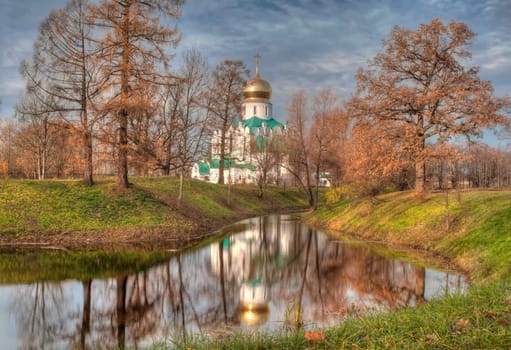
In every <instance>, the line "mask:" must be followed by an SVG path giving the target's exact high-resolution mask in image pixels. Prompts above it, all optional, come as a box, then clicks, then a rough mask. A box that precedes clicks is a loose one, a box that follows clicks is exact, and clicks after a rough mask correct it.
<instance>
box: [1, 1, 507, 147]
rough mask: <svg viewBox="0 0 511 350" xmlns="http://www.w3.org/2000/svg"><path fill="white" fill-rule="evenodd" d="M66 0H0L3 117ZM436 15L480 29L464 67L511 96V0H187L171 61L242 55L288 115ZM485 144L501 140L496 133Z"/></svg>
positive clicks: (280, 114)
mask: <svg viewBox="0 0 511 350" xmlns="http://www.w3.org/2000/svg"><path fill="white" fill-rule="evenodd" d="M65 3H66V0H0V101H1V105H0V116H3V117H10V116H12V115H13V109H14V105H15V103H16V100H17V99H18V98H19V96H20V95H21V94H22V92H23V87H24V82H23V81H22V79H21V76H20V74H19V73H18V70H19V65H20V62H21V60H23V59H26V58H29V57H30V56H31V52H32V46H33V43H34V40H35V38H36V36H37V30H38V26H39V23H40V22H41V20H42V19H43V18H44V17H46V16H47V15H48V13H49V12H50V10H51V9H53V8H58V7H62V6H63V5H64V4H65ZM434 18H439V19H441V20H442V21H443V22H444V23H448V22H450V21H457V22H460V21H461V22H465V23H466V24H468V26H469V27H470V28H471V29H472V30H473V31H474V32H476V33H477V37H476V38H475V39H474V40H473V43H472V45H471V47H470V48H469V51H471V52H472V59H471V61H469V62H468V64H467V65H470V66H479V67H480V73H479V76H480V77H481V78H482V79H486V80H490V81H491V82H492V84H493V87H494V88H495V93H496V95H498V96H504V95H511V21H510V20H509V19H510V18H511V0H413V1H410V0H251V1H249V0H188V1H187V2H186V3H185V5H184V6H183V8H182V16H181V18H180V19H179V20H178V21H176V22H175V23H176V24H177V25H178V27H179V29H180V31H181V33H182V35H183V38H182V40H181V43H180V44H179V45H178V47H177V48H176V49H174V50H171V51H169V53H172V54H175V55H176V58H175V59H174V60H173V62H172V64H173V65H174V66H175V67H177V66H178V65H179V57H180V56H181V55H183V53H184V52H185V51H186V50H187V49H188V48H196V49H198V50H199V51H200V52H201V53H202V54H203V55H204V56H205V57H206V58H207V59H208V63H209V66H210V68H211V69H213V68H214V67H215V66H216V65H217V64H218V63H220V62H221V61H222V60H224V59H240V60H243V61H244V63H245V64H246V66H247V67H248V68H249V69H250V70H251V72H252V73H251V74H253V72H254V71H255V58H254V56H255V55H256V54H257V53H259V54H260V55H261V57H262V58H261V63H260V73H261V76H262V77H263V78H264V79H266V80H268V81H269V82H270V84H271V85H272V89H273V98H272V102H273V109H274V117H275V118H276V119H279V120H281V121H283V120H285V119H286V118H287V116H286V114H287V112H286V110H287V105H288V102H289V99H290V97H291V95H292V94H293V93H294V92H296V91H298V90H302V89H303V90H305V91H307V92H308V93H309V94H310V96H311V97H312V96H314V95H315V94H316V93H318V92H319V91H320V90H321V89H325V88H330V89H332V90H333V91H334V92H335V93H336V94H337V95H338V96H339V97H340V98H341V99H343V100H345V99H348V98H349V97H350V96H351V94H352V93H353V92H354V90H355V85H356V84H355V79H354V76H355V72H356V71H357V69H358V68H366V67H367V66H368V62H369V61H370V60H371V59H372V58H373V57H374V56H375V55H376V54H377V53H378V52H380V51H382V41H383V40H384V39H386V38H388V36H389V34H390V32H391V30H392V28H393V27H394V26H396V25H397V26H400V27H404V28H408V29H412V30H416V29H417V28H418V26H419V25H420V24H424V23H430V22H431V20H432V19H434ZM487 142H490V143H498V142H499V141H497V140H496V139H494V138H489V139H488V140H487Z"/></svg>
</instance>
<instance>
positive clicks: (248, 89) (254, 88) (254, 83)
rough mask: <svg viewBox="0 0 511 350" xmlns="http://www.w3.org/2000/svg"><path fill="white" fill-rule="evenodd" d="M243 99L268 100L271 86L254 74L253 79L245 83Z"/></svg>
mask: <svg viewBox="0 0 511 350" xmlns="http://www.w3.org/2000/svg"><path fill="white" fill-rule="evenodd" d="M243 97H244V98H245V100H247V99H251V98H264V99H268V100H269V99H270V98H271V85H270V83H268V82H267V81H266V80H264V79H261V78H260V77H259V74H256V76H255V77H254V78H252V79H250V80H249V81H247V84H246V85H245V87H244V88H243Z"/></svg>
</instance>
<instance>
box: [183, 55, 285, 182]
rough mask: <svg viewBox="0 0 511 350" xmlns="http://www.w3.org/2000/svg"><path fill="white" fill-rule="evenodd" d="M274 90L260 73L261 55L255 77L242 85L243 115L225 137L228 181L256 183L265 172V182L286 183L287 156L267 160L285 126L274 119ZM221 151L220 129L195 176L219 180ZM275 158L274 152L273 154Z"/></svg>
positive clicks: (197, 166) (202, 178) (283, 133)
mask: <svg viewBox="0 0 511 350" xmlns="http://www.w3.org/2000/svg"><path fill="white" fill-rule="evenodd" d="M271 95H272V89H271V85H270V83H268V82H267V81H266V80H264V79H263V78H261V76H260V75H259V55H258V56H256V72H255V76H254V77H253V78H252V79H250V80H248V81H247V83H246V85H245V87H244V88H243V103H242V107H241V117H240V118H238V119H237V120H236V121H234V123H233V124H232V125H231V126H230V127H229V130H228V131H227V133H226V137H225V140H226V142H225V151H224V152H225V153H224V154H225V159H224V179H225V183H226V184H227V183H231V184H235V183H257V182H258V181H259V180H260V179H261V176H262V173H263V172H264V175H265V176H264V177H265V179H266V180H265V182H266V183H275V184H278V183H282V182H287V180H288V178H289V174H288V172H287V170H286V168H285V167H284V166H283V163H284V160H283V158H284V157H281V158H280V159H279V160H277V159H273V160H272V161H271V162H269V161H268V157H269V155H268V148H269V143H270V142H272V140H275V139H276V138H279V137H280V138H281V137H282V136H285V133H286V125H285V124H282V123H281V122H279V121H278V120H276V119H274V118H273V111H272V103H271ZM220 153H221V130H216V131H215V132H214V133H213V137H212V139H211V155H210V158H209V159H207V160H203V161H201V162H198V163H196V164H194V166H193V168H192V178H195V179H201V180H205V181H209V182H212V183H217V182H218V176H219V169H220ZM271 156H273V157H275V155H274V154H273V155H271Z"/></svg>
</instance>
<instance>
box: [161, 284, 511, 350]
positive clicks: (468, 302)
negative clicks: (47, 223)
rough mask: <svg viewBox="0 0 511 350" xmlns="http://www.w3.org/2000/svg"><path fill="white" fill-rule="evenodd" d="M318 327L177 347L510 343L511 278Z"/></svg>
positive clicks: (406, 346) (420, 346)
mask: <svg viewBox="0 0 511 350" xmlns="http://www.w3.org/2000/svg"><path fill="white" fill-rule="evenodd" d="M321 331H322V332H323V333H324V335H325V338H324V339H322V340H317V341H308V340H307V339H306V337H305V331H304V330H298V331H295V332H292V333H291V334H289V335H277V336H261V335H260V334H254V335H241V334H238V335H234V336H228V337H223V338H222V339H207V338H197V339H189V340H187V341H186V342H184V343H181V344H180V345H179V346H178V347H177V349H194V350H201V349H226V350H227V349H254V350H255V349H304V350H305V349H509V348H510V347H511V284H510V283H506V282H501V283H494V284H491V285H489V286H478V287H475V288H473V289H471V290H470V291H469V292H468V294H467V295H463V296H461V295H455V296H449V297H446V298H444V299H441V300H438V301H434V302H431V303H428V304H424V305H422V306H421V307H419V308H416V309H403V310H401V311H398V312H394V313H386V314H378V315H372V316H366V317H362V318H357V317H352V318H348V319H346V320H344V321H342V322H340V325H339V327H337V328H332V329H325V330H321ZM155 348H156V349H158V348H164V347H163V346H160V347H158V346H157V347H155Z"/></svg>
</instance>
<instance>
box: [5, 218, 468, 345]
mask: <svg viewBox="0 0 511 350" xmlns="http://www.w3.org/2000/svg"><path fill="white" fill-rule="evenodd" d="M234 227H235V229H231V230H232V231H236V232H235V233H231V234H229V235H226V236H225V237H224V238H223V239H220V240H218V241H216V242H214V243H212V244H210V245H209V246H207V247H204V248H201V249H197V250H193V251H188V252H183V253H181V254H180V255H176V256H174V257H172V258H171V259H170V260H169V261H168V262H166V263H164V264H161V265H157V266H154V267H152V268H150V269H148V270H146V271H141V272H139V273H137V274H133V275H119V276H115V277H113V278H108V279H99V278H98V279H93V280H88V281H76V280H64V281H57V282H47V281H41V282H37V283H34V284H29V285H26V284H20V285H0V349H16V348H20V349H21V348H22V349H66V348H87V349H96V348H115V347H117V346H121V347H122V346H124V345H125V346H128V347H142V348H143V347H145V346H150V345H151V344H153V343H154V342H161V341H169V342H170V339H171V338H172V337H183V336H189V335H193V334H202V335H217V334H221V333H222V332H237V331H240V330H243V331H254V330H258V331H263V332H266V333H272V332H279V331H282V330H285V329H288V328H292V327H296V326H297V324H299V325H302V326H304V327H321V326H332V325H335V324H338V323H339V322H340V320H341V319H342V317H344V316H346V315H350V314H354V313H362V312H368V311H375V310H376V311H378V310H387V309H389V308H394V307H401V306H414V305H416V304H417V303H419V302H421V301H424V300H430V299H432V298H434V297H437V296H441V295H445V294H446V293H452V292H457V291H461V292H462V291H463V290H465V288H466V287H467V285H466V282H465V280H464V278H463V277H462V276H461V275H457V274H454V273H446V272H441V271H436V270H433V269H427V268H421V267H416V266H414V265H412V264H410V263H408V262H406V261H401V260H392V259H386V258H384V257H382V256H378V255H376V254H374V253H372V252H371V249H370V248H368V247H360V246H355V245H353V244H348V243H342V242H338V241H332V240H331V239H330V238H329V237H328V236H326V235H325V234H322V233H320V232H316V231H313V230H311V229H309V228H308V227H307V226H305V225H304V224H302V223H301V222H300V221H299V220H298V219H297V218H295V217H293V216H289V215H274V216H267V217H260V218H254V219H249V220H245V221H242V222H241V223H239V224H238V225H236V226H234ZM297 310H301V312H300V313H297ZM297 315H299V317H297Z"/></svg>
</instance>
